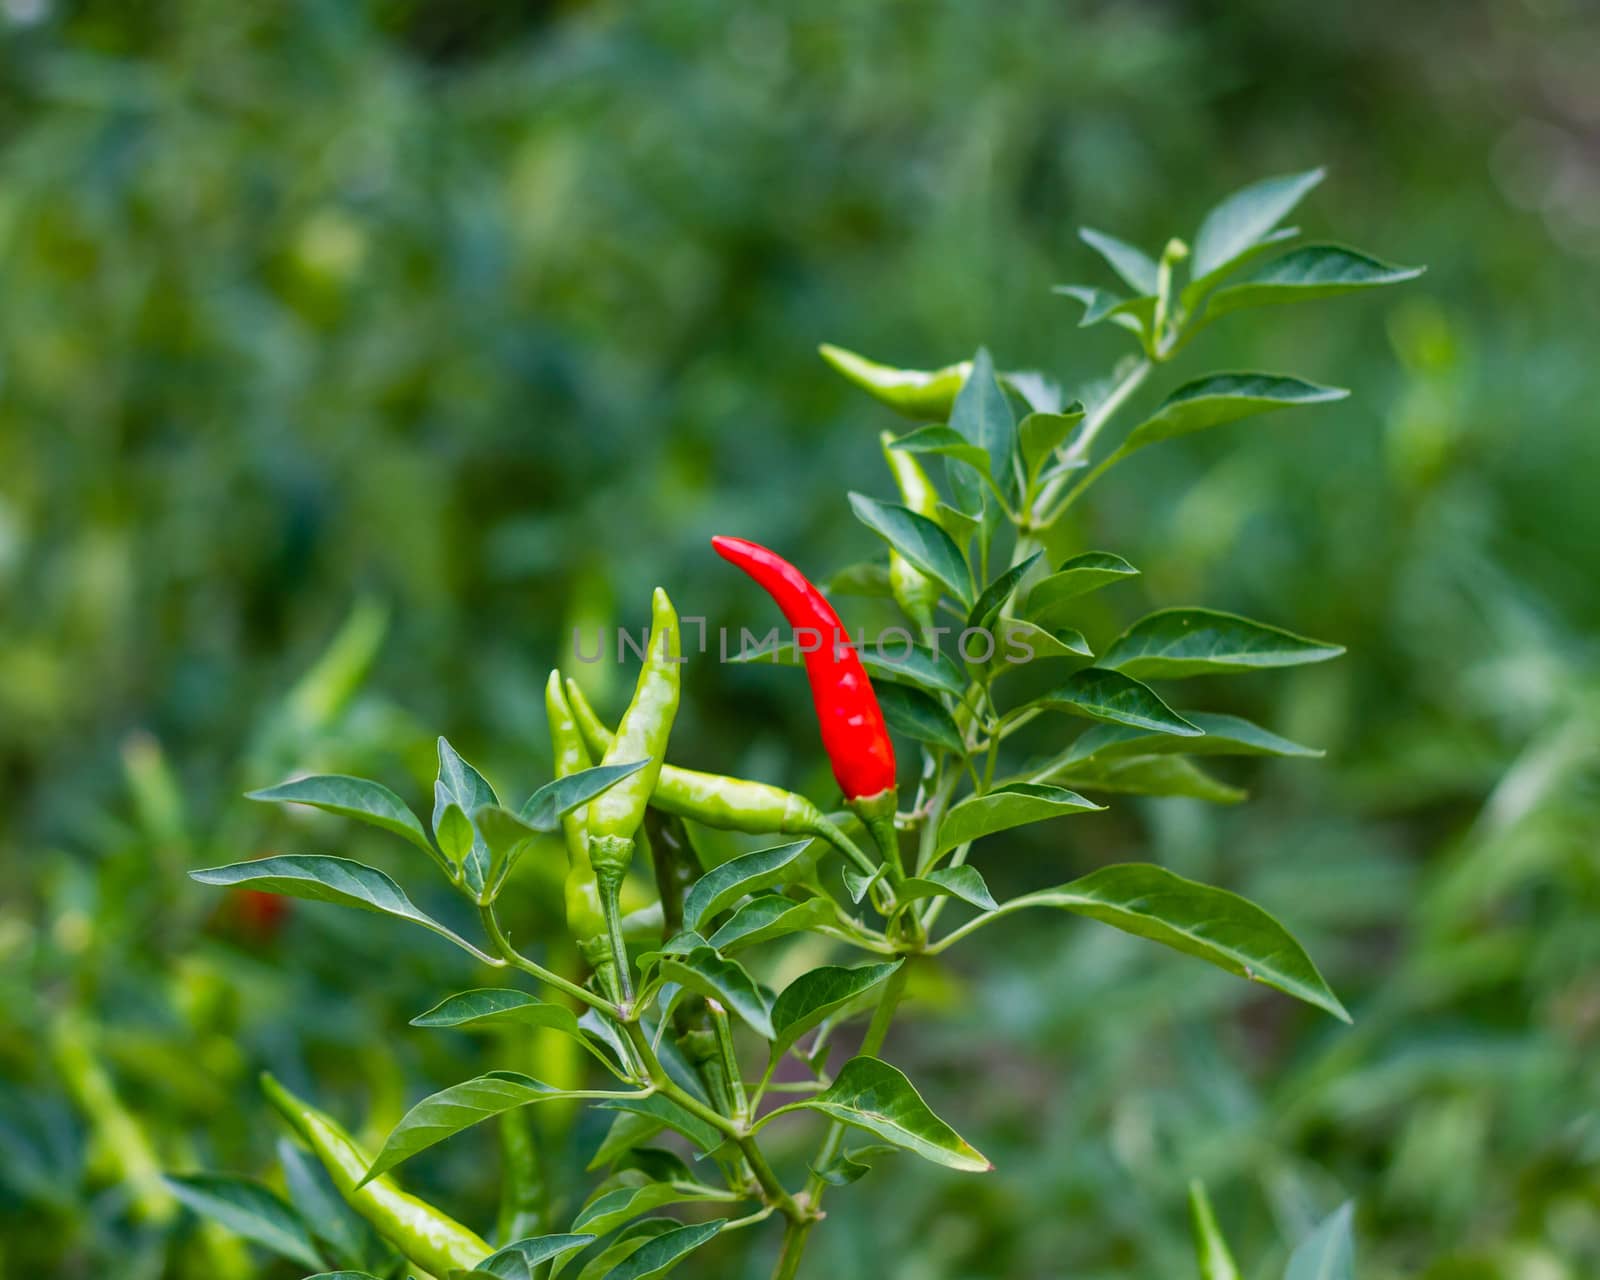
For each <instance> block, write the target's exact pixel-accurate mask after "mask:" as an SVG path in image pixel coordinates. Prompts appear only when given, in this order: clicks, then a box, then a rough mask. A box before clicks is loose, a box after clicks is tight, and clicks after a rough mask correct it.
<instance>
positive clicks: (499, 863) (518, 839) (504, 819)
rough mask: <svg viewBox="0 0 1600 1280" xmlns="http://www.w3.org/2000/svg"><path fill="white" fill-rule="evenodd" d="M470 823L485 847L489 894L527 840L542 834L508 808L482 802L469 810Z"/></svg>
mask: <svg viewBox="0 0 1600 1280" xmlns="http://www.w3.org/2000/svg"><path fill="white" fill-rule="evenodd" d="M574 776H576V775H574ZM472 826H473V829H474V830H476V831H477V832H478V833H479V834H480V835H481V836H482V837H483V842H484V843H485V844H486V845H488V846H489V865H488V866H487V867H486V868H485V869H484V884H485V886H486V888H487V890H488V891H489V892H491V893H498V892H499V891H500V887H501V886H502V885H503V884H504V883H505V880H506V877H507V876H509V875H510V874H511V869H512V868H513V867H514V866H516V865H517V859H518V858H520V857H521V856H522V851H523V850H524V849H526V848H527V847H528V845H529V843H530V842H532V841H534V840H537V839H539V838H540V837H541V836H542V835H544V834H545V832H544V831H541V830H540V829H539V828H537V827H532V826H529V825H528V824H527V823H526V822H524V821H523V820H522V819H521V818H519V817H518V816H517V815H516V814H514V813H512V812H511V810H510V809H503V808H501V807H500V806H499V805H497V804H486V805H484V806H482V807H481V808H479V809H475V810H473V812H472Z"/></svg>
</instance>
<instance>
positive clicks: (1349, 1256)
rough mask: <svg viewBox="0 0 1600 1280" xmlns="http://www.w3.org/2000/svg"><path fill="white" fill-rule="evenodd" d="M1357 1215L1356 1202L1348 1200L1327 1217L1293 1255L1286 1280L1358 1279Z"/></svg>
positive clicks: (1284, 1274) (1285, 1271)
mask: <svg viewBox="0 0 1600 1280" xmlns="http://www.w3.org/2000/svg"><path fill="white" fill-rule="evenodd" d="M1354 1215H1355V1205H1354V1204H1353V1203H1351V1202H1350V1201H1348V1200H1347V1201H1345V1203H1344V1204H1342V1205H1340V1206H1339V1208H1337V1209H1335V1210H1334V1211H1333V1213H1332V1214H1330V1215H1329V1216H1328V1217H1326V1218H1324V1219H1323V1220H1322V1222H1321V1223H1320V1224H1318V1226H1317V1228H1316V1230H1315V1231H1313V1232H1312V1233H1311V1234H1310V1235H1309V1236H1307V1237H1306V1238H1305V1239H1304V1240H1302V1241H1301V1242H1300V1243H1299V1245H1298V1246H1296V1248H1295V1251H1294V1253H1293V1254H1291V1255H1290V1257H1289V1265H1288V1267H1287V1268H1286V1269H1285V1270H1284V1273H1283V1280H1355V1275H1356V1243H1355V1236H1354V1233H1353V1232H1352V1230H1351V1222H1352V1219H1353V1218H1354Z"/></svg>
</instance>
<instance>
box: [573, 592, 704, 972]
mask: <svg viewBox="0 0 1600 1280" xmlns="http://www.w3.org/2000/svg"><path fill="white" fill-rule="evenodd" d="M682 664H683V639H682V637H681V635H680V634H679V631H678V614H677V611H676V610H675V609H674V608H673V607H672V601H671V600H669V599H668V598H667V593H666V592H665V591H663V590H662V589H661V588H660V587H657V588H656V590H655V595H654V596H652V597H651V601H650V640H649V647H648V649H647V650H646V652H645V655H644V666H643V668H642V669H641V670H640V672H639V680H638V683H637V684H636V685H635V686H634V690H633V701H632V702H630V703H629V704H628V709H627V710H626V711H625V712H623V715H622V721H621V723H619V724H618V725H617V734H616V737H615V738H613V739H612V741H611V745H610V746H609V747H608V748H607V749H606V754H605V759H604V760H603V761H602V763H604V764H622V763H631V762H633V761H635V760H644V761H645V762H646V763H645V766H644V768H642V769H640V770H639V771H638V772H637V773H634V774H631V775H629V776H628V777H626V778H624V779H623V780H622V781H621V782H619V783H617V784H616V785H615V786H613V787H611V788H610V789H609V790H607V791H603V792H601V793H600V794H599V795H598V796H596V797H595V798H594V799H593V800H592V801H590V802H589V819H588V824H587V825H588V834H589V841H588V844H589V865H590V866H592V867H593V868H594V874H595V878H596V880H598V882H599V886H600V906H601V909H602V910H603V911H604V912H605V918H606V930H607V933H608V935H609V936H610V939H611V951H612V954H613V956H614V957H615V959H616V965H617V975H618V978H619V980H620V984H621V987H622V996H623V1002H624V1003H627V1002H628V1001H630V1000H631V999H632V998H633V993H632V984H631V982H630V980H629V978H628V953H627V950H626V949H625V948H624V947H623V945H622V922H621V910H620V908H619V906H618V902H617V896H618V893H619V892H620V890H621V888H622V878H623V876H625V875H626V874H627V871H628V864H629V863H631V862H632V861H633V850H634V835H635V833H636V832H637V831H638V830H639V824H640V823H642V822H643V821H644V811H645V809H646V807H647V806H648V805H649V803H650V793H651V792H652V791H654V790H655V788H656V781H657V779H658V778H659V777H660V776H661V759H662V757H663V756H665V755H666V753H667V740H668V739H669V738H670V737H671V735H672V721H673V718H674V717H675V716H676V715H677V714H678V692H679V688H680V685H681V673H680V668H681V666H682Z"/></svg>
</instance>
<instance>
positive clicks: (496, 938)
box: [478, 905, 620, 1018]
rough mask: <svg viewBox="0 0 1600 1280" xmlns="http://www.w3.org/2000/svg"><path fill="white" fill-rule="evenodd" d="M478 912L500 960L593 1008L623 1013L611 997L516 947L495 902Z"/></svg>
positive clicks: (616, 1013)
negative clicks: (504, 927)
mask: <svg viewBox="0 0 1600 1280" xmlns="http://www.w3.org/2000/svg"><path fill="white" fill-rule="evenodd" d="M478 916H479V918H480V919H481V920H482V921H483V928H484V931H485V932H486V933H487V934H488V935H489V940H490V941H491V942H493V943H494V947H495V950H496V951H498V952H499V953H500V957H501V960H502V961H503V962H504V963H506V964H509V965H511V966H512V967H513V968H516V969H521V970H522V971H523V972H524V973H526V974H531V975H532V976H533V977H535V978H537V979H539V981H540V982H546V983H549V984H550V985H551V986H552V987H554V988H555V989H556V990H557V991H561V992H564V993H565V994H567V995H569V996H571V997H572V998H573V999H574V1000H581V1001H582V1002H583V1003H584V1004H586V1005H588V1006H589V1007H590V1008H592V1009H598V1010H599V1011H600V1012H601V1013H604V1014H609V1015H610V1016H611V1017H613V1018H615V1017H618V1016H620V1015H619V1014H618V1011H617V1007H616V1006H615V1005H614V1004H612V1003H611V1002H610V1001H609V1000H604V999H601V997H599V996H597V995H595V993H594V992H592V991H589V990H586V989H585V988H583V987H580V986H579V985H578V984H577V983H576V982H568V981H567V980H566V979H565V978H563V977H562V976H561V975H560V974H559V973H552V972H551V971H550V970H549V969H546V968H545V967H544V966H543V965H542V964H537V963H535V962H534V961H532V960H530V959H528V957H527V956H525V955H523V954H522V953H521V952H520V951H518V950H517V949H516V948H515V947H513V946H512V945H511V940H510V939H509V938H507V937H506V935H505V933H504V931H502V930H501V928H500V921H499V920H498V919H496V918H495V914H494V908H493V907H492V906H487V905H486V906H481V907H479V908H478Z"/></svg>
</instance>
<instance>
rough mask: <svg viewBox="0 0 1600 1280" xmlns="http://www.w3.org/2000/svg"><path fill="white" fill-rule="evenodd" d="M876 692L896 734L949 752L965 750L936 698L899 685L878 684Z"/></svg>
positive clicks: (947, 715) (886, 717)
mask: <svg viewBox="0 0 1600 1280" xmlns="http://www.w3.org/2000/svg"><path fill="white" fill-rule="evenodd" d="M876 691H877V695H878V706H879V707H880V708H881V709H882V711H883V718H884V720H885V721H887V722H888V725H889V727H890V728H891V729H893V730H895V731H896V732H897V733H903V734H905V735H906V736H907V737H910V738H915V739H916V740H917V741H918V742H927V743H931V744H932V745H933V746H936V747H942V748H943V749H944V750H946V751H962V750H965V744H964V743H963V742H962V739H961V730H960V729H958V728H957V727H956V722H955V720H954V719H953V718H952V717H951V715H950V713H949V712H948V711H946V710H945V709H944V706H943V705H942V704H941V703H940V702H939V701H938V700H937V699H935V698H932V697H929V696H928V695H927V694H926V693H924V692H922V690H921V689H911V688H907V687H906V686H905V685H898V684H883V685H879V686H877V690H876Z"/></svg>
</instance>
